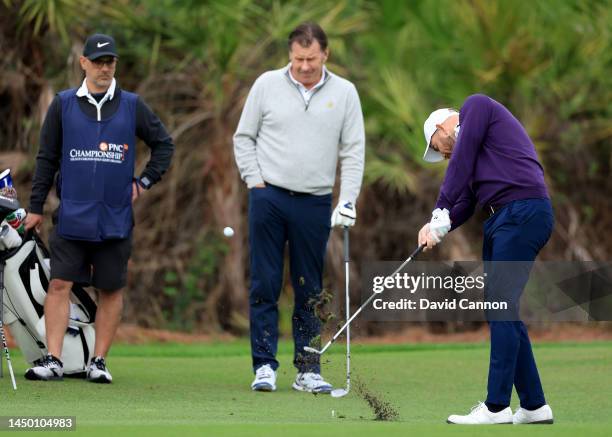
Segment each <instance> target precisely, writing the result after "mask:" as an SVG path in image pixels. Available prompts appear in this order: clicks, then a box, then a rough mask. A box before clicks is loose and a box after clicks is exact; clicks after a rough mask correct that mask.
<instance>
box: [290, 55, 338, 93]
mask: <svg viewBox="0 0 612 437" xmlns="http://www.w3.org/2000/svg"><path fill="white" fill-rule="evenodd" d="M287 72H288V73H289V79H291V82H293V83H294V84H296V85H297V86H299V87H301V88H303V89H304V90H306V91H309V92H311V91H314V90H316V89H317V88H319V87H320V86H321V85H323V82H325V79H326V78H327V75H328V74H329V73H328V72H327V67H325V65H324V66H323V74H321V80H319V82H317V84H316V85H315V86H313V87H312V88H310V89H307V88H306V87H305V86H304V84H303V83H302V82H299V81H297V80H295V78H294V77H293V75H292V74H291V62H290V63H289V65H288V66H287Z"/></svg>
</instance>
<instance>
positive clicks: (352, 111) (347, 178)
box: [338, 86, 365, 204]
mask: <svg viewBox="0 0 612 437" xmlns="http://www.w3.org/2000/svg"><path fill="white" fill-rule="evenodd" d="M338 157H339V159H340V199H341V200H348V201H350V202H353V204H354V203H355V202H356V200H357V196H359V191H360V190H361V182H362V180H363V168H364V164H365V129H364V123H363V112H362V111H361V102H360V101H359V94H358V93H357V89H356V88H355V87H354V86H353V87H351V90H350V94H349V96H348V100H347V108H346V116H345V118H344V124H343V126H342V132H341V136H340V150H339V154H338Z"/></svg>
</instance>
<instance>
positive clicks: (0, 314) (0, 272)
mask: <svg viewBox="0 0 612 437" xmlns="http://www.w3.org/2000/svg"><path fill="white" fill-rule="evenodd" d="M4 263H5V261H4V257H3V258H2V260H0V326H2V338H4ZM2 360H3V358H2V354H0V378H4V366H3V364H2Z"/></svg>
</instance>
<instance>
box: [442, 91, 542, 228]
mask: <svg viewBox="0 0 612 437" xmlns="http://www.w3.org/2000/svg"><path fill="white" fill-rule="evenodd" d="M459 123H460V126H461V128H460V130H459V137H458V138H457V142H456V143H455V147H454V149H453V153H452V155H451V159H450V162H449V164H448V168H447V170H446V176H445V177H444V182H443V183H442V187H441V188H440V195H439V196H438V202H437V203H436V208H446V209H448V210H449V211H450V218H451V223H452V229H454V228H456V227H458V226H460V225H461V224H463V223H464V222H465V221H466V220H467V219H468V218H470V216H471V215H472V213H473V212H474V207H475V206H476V204H478V205H480V206H481V207H483V208H488V207H489V206H494V207H499V206H502V205H504V204H506V203H508V202H511V201H513V200H521V199H544V198H548V192H547V190H546V183H545V182H544V170H543V168H542V166H541V165H540V162H539V161H538V156H537V154H536V151H535V147H534V146H533V143H532V142H531V140H530V139H529V136H528V135H527V132H526V131H525V128H523V126H522V125H521V123H520V122H519V121H518V120H517V119H516V118H515V117H514V116H513V115H512V114H511V113H510V111H508V109H506V107H505V106H503V105H502V104H501V103H499V102H496V101H495V100H493V99H492V98H490V97H487V96H485V95H483V94H474V95H472V96H470V97H468V98H467V99H466V100H465V102H464V103H463V106H462V107H461V111H460V112H459Z"/></svg>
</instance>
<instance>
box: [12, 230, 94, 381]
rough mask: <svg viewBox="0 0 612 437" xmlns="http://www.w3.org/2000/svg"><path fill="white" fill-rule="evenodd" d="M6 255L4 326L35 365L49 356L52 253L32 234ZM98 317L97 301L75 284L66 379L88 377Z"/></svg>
mask: <svg viewBox="0 0 612 437" xmlns="http://www.w3.org/2000/svg"><path fill="white" fill-rule="evenodd" d="M7 252H8V251H7ZM3 255H8V257H7V258H6V259H5V263H6V266H5V268H4V308H3V310H4V324H5V325H7V326H8V327H9V329H10V331H11V334H12V335H13V338H14V339H15V341H16V342H17V345H18V346H19V348H20V349H21V352H22V353H23V355H24V357H25V359H26V361H27V362H28V363H30V364H33V365H36V363H37V361H38V360H40V359H41V358H43V357H44V356H45V355H46V354H47V346H46V344H45V342H46V335H45V317H44V303H45V298H46V296H47V288H48V287H49V277H50V268H49V253H48V251H47V249H46V247H45V246H44V244H43V243H42V241H41V240H40V239H39V238H38V236H36V235H35V234H34V233H32V234H30V235H27V236H26V237H25V238H24V241H23V243H22V245H21V246H20V247H19V248H18V249H12V250H11V251H10V252H9V253H6V254H3ZM95 317H96V304H95V302H94V301H93V299H92V298H91V297H90V296H89V294H88V293H87V291H85V290H84V289H83V287H82V286H80V285H78V284H74V285H73V287H72V293H71V296H70V320H69V323H68V329H67V330H66V334H65V335H64V345H63V348H62V356H61V357H60V359H61V360H62V362H63V363H64V374H65V375H66V376H74V377H84V376H85V373H86V369H87V366H88V364H89V361H90V359H91V357H92V356H93V352H94V343H95V330H94V325H93V323H94V321H95Z"/></svg>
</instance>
